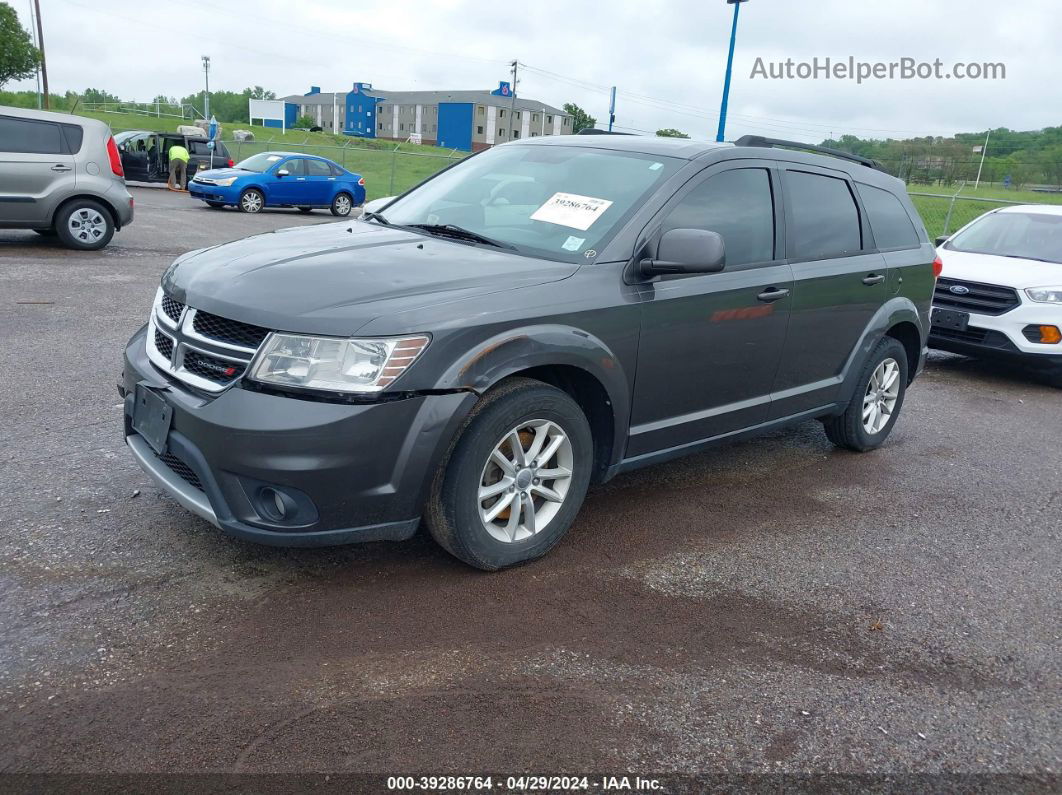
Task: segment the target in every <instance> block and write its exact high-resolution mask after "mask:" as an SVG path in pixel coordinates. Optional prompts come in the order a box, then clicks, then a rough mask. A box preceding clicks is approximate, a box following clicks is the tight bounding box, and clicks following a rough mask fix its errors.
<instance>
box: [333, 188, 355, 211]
mask: <svg viewBox="0 0 1062 795" xmlns="http://www.w3.org/2000/svg"><path fill="white" fill-rule="evenodd" d="M353 206H354V200H353V199H351V198H350V194H349V193H337V194H336V197H335V198H334V199H332V208H331V209H332V215H338V216H345V215H350V208H351V207H353Z"/></svg>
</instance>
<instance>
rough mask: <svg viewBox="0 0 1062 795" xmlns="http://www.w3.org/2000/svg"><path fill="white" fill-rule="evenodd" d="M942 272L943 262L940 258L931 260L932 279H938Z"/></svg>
mask: <svg viewBox="0 0 1062 795" xmlns="http://www.w3.org/2000/svg"><path fill="white" fill-rule="evenodd" d="M943 272H944V262H943V260H941V258H940V257H937V258H936V259H935V260H933V278H934V279H939V278H940V274H941V273H943Z"/></svg>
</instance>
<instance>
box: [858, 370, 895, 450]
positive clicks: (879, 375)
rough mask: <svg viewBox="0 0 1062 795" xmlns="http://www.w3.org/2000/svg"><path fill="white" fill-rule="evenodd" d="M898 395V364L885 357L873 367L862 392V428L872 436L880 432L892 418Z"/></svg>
mask: <svg viewBox="0 0 1062 795" xmlns="http://www.w3.org/2000/svg"><path fill="white" fill-rule="evenodd" d="M899 396H900V365H899V364H898V363H897V361H896V360H895V359H892V358H889V359H885V360H884V361H882V362H881V363H880V364H879V365H878V366H877V367H875V368H874V372H873V373H871V375H870V383H868V384H867V391H866V392H865V393H864V394H863V430H865V431H866V432H867V433H868V434H870V435H872V436H873V435H874V434H877V433H881V431H882V430H883V429H884V428H885V426H886V425H888V424H889V420H890V419H891V418H892V413H893V411H895V409H896V401H897V400H898V399H899Z"/></svg>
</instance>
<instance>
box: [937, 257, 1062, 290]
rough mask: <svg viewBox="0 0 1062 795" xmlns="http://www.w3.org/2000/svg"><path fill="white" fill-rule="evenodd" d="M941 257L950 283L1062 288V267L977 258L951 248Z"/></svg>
mask: <svg viewBox="0 0 1062 795" xmlns="http://www.w3.org/2000/svg"><path fill="white" fill-rule="evenodd" d="M937 254H938V255H939V256H940V261H941V262H943V263H944V271H943V272H942V273H941V274H940V275H941V276H942V277H944V278H946V279H965V280H967V281H971V282H981V283H983V284H1000V285H1003V286H1005V287H1014V288H1016V289H1018V290H1022V289H1024V288H1026V287H1053V286H1059V285H1062V263H1056V262H1039V261H1038V260H1034V259H1017V258H1015V257H1000V256H997V255H996V254H975V253H973V252H970V251H955V250H953V249H948V248H938V249H937Z"/></svg>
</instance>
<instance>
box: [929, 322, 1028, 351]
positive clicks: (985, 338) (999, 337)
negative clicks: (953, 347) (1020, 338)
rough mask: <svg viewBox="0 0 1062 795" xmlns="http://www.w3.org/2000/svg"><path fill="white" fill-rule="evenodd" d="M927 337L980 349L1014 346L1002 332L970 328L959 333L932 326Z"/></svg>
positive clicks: (956, 330)
mask: <svg viewBox="0 0 1062 795" xmlns="http://www.w3.org/2000/svg"><path fill="white" fill-rule="evenodd" d="M929 336H930V337H931V338H932V339H936V340H953V341H955V342H965V343H968V344H970V345H978V346H980V347H982V348H1006V349H1008V350H1009V349H1011V348H1013V347H1014V346H1013V345H1012V344H1011V342H1010V340H1009V339H1007V335H1006V334H1004V333H1003V332H1002V331H992V330H990V329H984V328H974V327H973V326H971V327H970V328H968V329H965V330H964V331H959V330H958V329H953V328H941V327H940V326H933V327H932V328H931V329H930V331H929Z"/></svg>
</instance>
